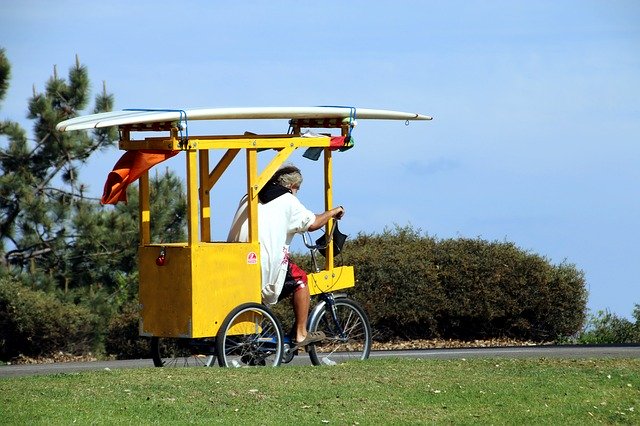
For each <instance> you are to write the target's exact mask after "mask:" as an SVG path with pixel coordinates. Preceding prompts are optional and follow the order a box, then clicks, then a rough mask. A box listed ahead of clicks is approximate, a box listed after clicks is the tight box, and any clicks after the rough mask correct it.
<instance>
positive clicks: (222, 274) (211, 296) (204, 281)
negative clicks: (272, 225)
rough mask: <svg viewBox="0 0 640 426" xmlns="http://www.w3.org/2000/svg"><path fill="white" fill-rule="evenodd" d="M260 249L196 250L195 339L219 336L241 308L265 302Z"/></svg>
mask: <svg viewBox="0 0 640 426" xmlns="http://www.w3.org/2000/svg"><path fill="white" fill-rule="evenodd" d="M259 256H260V246H259V245H258V244H257V243H255V244H251V243H210V244H200V245H197V246H195V247H194V253H193V283H192V286H193V331H192V332H193V337H207V336H215V335H216V334H217V332H218V329H219V328H220V325H221V324H222V322H223V321H224V319H225V318H226V317H227V315H228V314H229V313H230V312H231V311H232V310H233V309H234V308H236V307H237V306H239V305H242V304H243V303H248V302H257V303H260V301H261V291H260V288H261V284H260V258H259Z"/></svg>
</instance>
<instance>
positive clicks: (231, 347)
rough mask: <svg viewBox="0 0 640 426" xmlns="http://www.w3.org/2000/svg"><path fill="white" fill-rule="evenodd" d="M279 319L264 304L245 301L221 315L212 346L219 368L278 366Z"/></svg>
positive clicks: (280, 341) (279, 344)
mask: <svg viewBox="0 0 640 426" xmlns="http://www.w3.org/2000/svg"><path fill="white" fill-rule="evenodd" d="M283 337H284V335H283V333H282V326H281V325H280V321H278V319H277V318H276V317H275V315H273V313H272V312H271V311H270V310H269V309H268V308H267V307H266V306H264V305H260V304H258V303H245V304H244V305H240V306H238V307H237V308H235V309H234V310H233V311H231V313H230V314H229V315H228V316H227V318H225V320H224V322H223V323H222V326H221V327H220V330H219V331H218V336H217V337H216V347H217V352H218V363H219V364H220V366H221V367H244V366H249V367H261V366H273V367H275V366H278V365H280V363H281V362H282V356H283V341H284V338H283Z"/></svg>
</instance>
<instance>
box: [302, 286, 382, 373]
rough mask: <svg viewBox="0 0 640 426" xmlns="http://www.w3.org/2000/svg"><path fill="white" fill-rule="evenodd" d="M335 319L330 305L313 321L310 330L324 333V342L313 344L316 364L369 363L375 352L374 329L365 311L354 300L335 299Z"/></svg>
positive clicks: (311, 356)
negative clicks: (361, 361) (352, 361)
mask: <svg viewBox="0 0 640 426" xmlns="http://www.w3.org/2000/svg"><path fill="white" fill-rule="evenodd" d="M334 306H335V316H334V315H333V313H332V309H331V307H330V305H329V304H328V303H325V305H324V307H323V308H322V309H321V311H320V312H319V313H318V315H316V316H314V317H313V318H312V319H311V324H309V330H310V331H323V332H324V334H325V335H326V336H327V338H326V339H325V340H323V341H322V342H317V343H314V344H311V345H309V347H308V351H309V358H311V362H312V363H313V364H314V365H321V364H328V365H334V364H338V363H341V362H344V361H350V360H365V359H367V358H369V353H370V352H371V326H370V325H369V318H368V317H367V314H366V313H365V311H364V309H362V307H361V306H360V305H359V304H357V303H356V302H354V301H353V300H351V299H345V298H341V299H335V305H334Z"/></svg>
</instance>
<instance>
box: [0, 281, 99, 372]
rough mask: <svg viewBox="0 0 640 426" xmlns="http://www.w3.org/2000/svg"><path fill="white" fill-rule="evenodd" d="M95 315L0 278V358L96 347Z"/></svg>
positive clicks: (71, 351)
mask: <svg viewBox="0 0 640 426" xmlns="http://www.w3.org/2000/svg"><path fill="white" fill-rule="evenodd" d="M96 323H97V316H96V315H94V314H92V313H91V312H90V311H89V310H88V309H86V308H83V307H79V306H76V305H74V304H70V303H63V302H61V301H60V300H58V299H57V298H56V297H55V296H54V295H53V294H50V293H45V292H43V291H35V290H31V289H29V288H27V287H25V286H24V285H22V284H20V283H18V282H16V281H12V280H10V279H9V278H2V279H0V359H2V360H8V359H11V358H13V357H16V356H18V355H24V356H28V357H37V356H46V355H50V354H52V353H54V352H59V351H62V352H65V353H70V354H76V355H80V354H86V353H89V352H92V351H94V350H95V349H96V347H95V345H96V341H98V339H97V336H96V333H95V330H96Z"/></svg>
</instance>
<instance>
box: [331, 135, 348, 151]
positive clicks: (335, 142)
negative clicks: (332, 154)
mask: <svg viewBox="0 0 640 426" xmlns="http://www.w3.org/2000/svg"><path fill="white" fill-rule="evenodd" d="M345 138H346V137H345V136H331V142H330V145H329V147H330V148H331V150H332V151H335V150H336V149H339V148H342V147H343V146H344V140H345Z"/></svg>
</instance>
